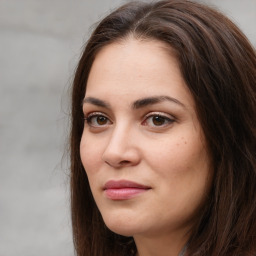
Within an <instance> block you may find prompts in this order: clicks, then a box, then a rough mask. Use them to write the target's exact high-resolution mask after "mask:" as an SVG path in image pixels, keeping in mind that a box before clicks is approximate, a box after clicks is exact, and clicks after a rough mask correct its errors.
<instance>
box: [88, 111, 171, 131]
mask: <svg viewBox="0 0 256 256" xmlns="http://www.w3.org/2000/svg"><path fill="white" fill-rule="evenodd" d="M94 118H96V120H94ZM98 118H103V119H102V120H101V121H103V122H106V123H104V124H94V121H96V122H98V121H99V120H97V119H98ZM150 118H151V123H152V122H154V120H153V119H152V118H158V120H155V121H157V122H159V121H160V124H159V125H156V124H146V123H147V121H148V120H150ZM84 120H85V122H86V123H87V124H88V125H89V126H90V127H91V128H103V127H106V126H107V125H109V124H110V125H111V124H112V123H113V122H112V121H111V120H110V119H109V118H108V117H107V116H106V115H104V114H103V113H101V112H93V113H90V114H89V115H88V116H85V117H84ZM161 122H164V123H161ZM174 122H175V118H171V117H168V116H166V115H165V114H163V113H161V112H151V113H149V114H147V115H146V116H145V118H144V119H143V121H142V125H143V126H150V127H153V128H155V127H156V128H164V127H166V126H168V125H170V124H172V123H174Z"/></svg>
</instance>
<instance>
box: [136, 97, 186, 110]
mask: <svg viewBox="0 0 256 256" xmlns="http://www.w3.org/2000/svg"><path fill="white" fill-rule="evenodd" d="M163 101H170V102H172V103H176V104H178V105H180V106H182V107H185V105H184V104H183V103H181V102H180V101H178V100H177V99H175V98H172V97H169V96H156V97H148V98H143V99H139V100H136V101H135V102H134V103H133V104H132V107H133V108H134V109H138V108H143V107H146V106H148V105H153V104H157V103H161V102H163Z"/></svg>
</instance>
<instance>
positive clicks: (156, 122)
mask: <svg viewBox="0 0 256 256" xmlns="http://www.w3.org/2000/svg"><path fill="white" fill-rule="evenodd" d="M165 122H166V118H165V117H163V116H153V117H152V123H153V124H154V125H155V126H160V125H163V124H165Z"/></svg>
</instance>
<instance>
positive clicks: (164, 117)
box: [80, 39, 211, 238]
mask: <svg viewBox="0 0 256 256" xmlns="http://www.w3.org/2000/svg"><path fill="white" fill-rule="evenodd" d="M83 111H84V116H85V119H86V120H85V125H84V131H83V135H82V139H81V145H80V152H81V159H82V163H83V166H84V168H85V170H86V174H87V176H88V179H89V183H90V187H91V191H92V193H93V196H94V199H95V202H96V204H97V206H98V208H99V210H100V212H101V214H102V217H103V219H104V221H105V223H106V225H107V226H108V227H109V228H110V229H111V230H112V231H114V232H116V233H118V234H122V235H127V236H134V237H135V238H136V236H143V235H145V236H148V235H149V236H152V235H153V236H154V235H157V236H159V235H162V234H166V235H168V234H171V233H173V232H177V231H184V232H186V231H188V229H189V228H190V227H191V225H193V223H194V220H195V217H196V214H197V213H198V210H199V208H200V206H201V205H202V204H203V203H204V200H205V199H206V196H207V193H208V191H209V187H210V183H211V171H210V158H209V155H208V153H207V150H206V143H205V139H204V135H203V132H202V129H201V127H200V123H199V121H198V118H197V115H196V112H195V103H194V100H193V98H192V96H191V94H190V92H189V90H188V88H187V87H186V85H185V82H184V80H183V78H182V76H181V72H180V69H179V66H178V63H177V61H176V59H175V57H174V55H172V53H171V51H170V49H167V47H166V46H165V44H163V43H161V42H158V41H138V40H136V39H127V41H125V42H121V43H113V44H110V45H108V46H106V47H104V48H103V49H102V50H101V51H100V52H99V53H98V54H97V56H96V59H95V61H94V63H93V66H92V69H91V71H90V74H89V78H88V83H87V89H86V94H85V98H84V102H83Z"/></svg>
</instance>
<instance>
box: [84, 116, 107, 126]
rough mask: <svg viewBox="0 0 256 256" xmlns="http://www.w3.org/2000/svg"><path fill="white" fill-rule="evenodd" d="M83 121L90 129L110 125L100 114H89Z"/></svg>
mask: <svg viewBox="0 0 256 256" xmlns="http://www.w3.org/2000/svg"><path fill="white" fill-rule="evenodd" d="M85 120H86V122H87V123H88V125H89V126H91V127H101V126H106V125H109V124H111V122H110V120H109V119H108V118H107V117H106V116H103V115H100V114H91V115H89V116H88V117H87V118H85Z"/></svg>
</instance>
